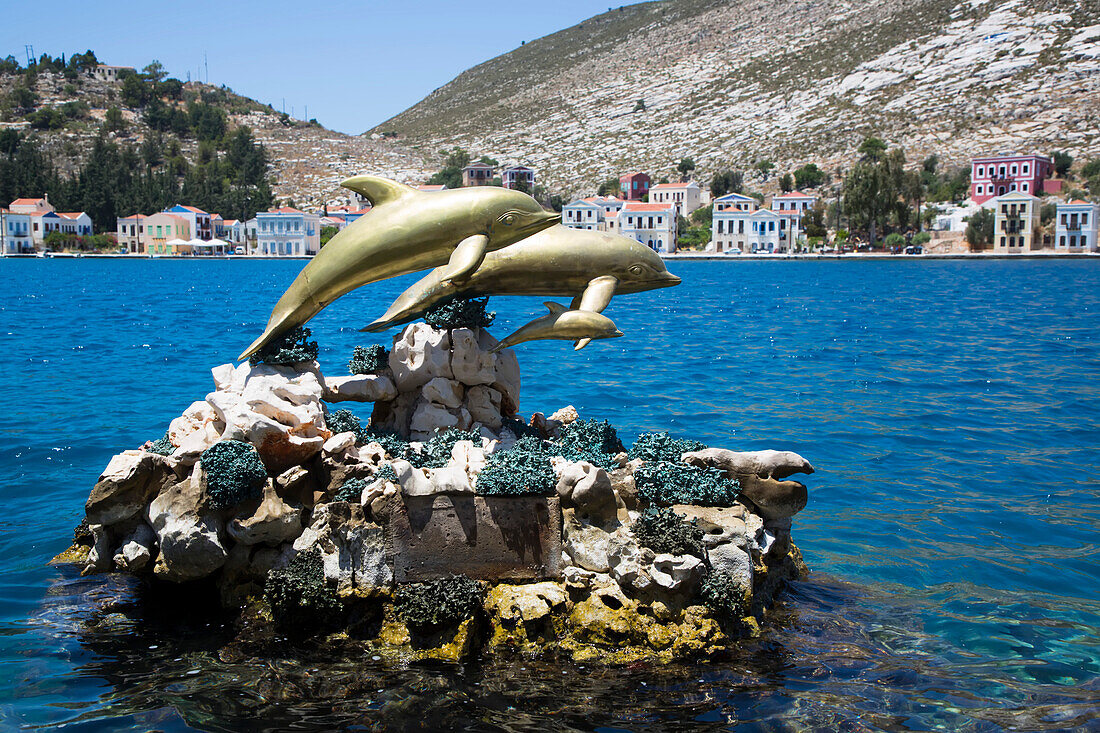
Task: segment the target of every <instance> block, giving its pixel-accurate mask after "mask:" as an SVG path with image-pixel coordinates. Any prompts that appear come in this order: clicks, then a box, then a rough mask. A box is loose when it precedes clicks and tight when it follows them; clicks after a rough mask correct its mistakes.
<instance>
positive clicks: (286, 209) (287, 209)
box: [268, 206, 306, 214]
mask: <svg viewBox="0 0 1100 733" xmlns="http://www.w3.org/2000/svg"><path fill="white" fill-rule="evenodd" d="M268 213H269V214H304V213H306V212H304V211H299V210H298V209H295V208H294V207H293V206H280V207H279V208H277V209H268Z"/></svg>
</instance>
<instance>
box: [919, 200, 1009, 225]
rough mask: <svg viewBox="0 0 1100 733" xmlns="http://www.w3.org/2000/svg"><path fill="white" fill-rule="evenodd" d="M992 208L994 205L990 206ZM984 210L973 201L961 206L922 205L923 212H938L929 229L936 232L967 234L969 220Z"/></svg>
mask: <svg viewBox="0 0 1100 733" xmlns="http://www.w3.org/2000/svg"><path fill="white" fill-rule="evenodd" d="M990 206H992V204H990ZM981 208H982V206H981V205H980V204H976V203H974V202H973V201H971V200H969V199H968V200H966V201H964V202H963V203H961V204H949V203H944V202H942V201H941V202H938V203H928V204H923V205H921V212H922V213H923V212H924V211H927V210H928V209H935V210H936V218H935V219H933V220H932V225H931V226H930V227H929V228H930V229H931V230H932V231H934V232H965V231H966V227H967V226H968V222H967V219H968V218H970V217H971V216H973V215H974V214H976V213H978V211H979V210H980V209H981Z"/></svg>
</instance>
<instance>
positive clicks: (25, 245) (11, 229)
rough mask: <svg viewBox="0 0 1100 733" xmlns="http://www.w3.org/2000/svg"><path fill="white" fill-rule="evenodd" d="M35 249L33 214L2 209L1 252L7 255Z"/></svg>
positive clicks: (0, 228) (0, 210)
mask: <svg viewBox="0 0 1100 733" xmlns="http://www.w3.org/2000/svg"><path fill="white" fill-rule="evenodd" d="M33 251H34V238H33V237H31V215H30V214H17V213H14V212H11V211H8V210H7V209H0V252H2V253H3V254H6V255H13V254H25V253H27V252H33Z"/></svg>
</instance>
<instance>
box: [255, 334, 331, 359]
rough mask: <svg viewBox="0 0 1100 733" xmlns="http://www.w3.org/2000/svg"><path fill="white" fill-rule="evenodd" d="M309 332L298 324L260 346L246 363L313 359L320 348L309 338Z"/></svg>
mask: <svg viewBox="0 0 1100 733" xmlns="http://www.w3.org/2000/svg"><path fill="white" fill-rule="evenodd" d="M311 333H312V331H310V330H309V329H308V328H305V327H304V326H298V327H297V328H295V329H293V330H292V331H288V332H287V333H286V334H285V335H284V336H282V337H280V338H278V339H275V340H274V341H272V342H271V343H270V344H268V345H266V346H264V347H263V348H261V349H260V350H259V351H257V352H256V353H255V354H253V355H252V356H251V358H249V360H248V363H249V364H251V365H252V366H256V365H257V364H274V365H279V364H300V363H302V362H305V361H314V360H315V359H316V358H317V354H318V353H319V351H320V349H319V348H318V347H317V342H316V341H310V340H309V337H310V335H311Z"/></svg>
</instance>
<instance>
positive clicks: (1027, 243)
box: [993, 191, 1042, 254]
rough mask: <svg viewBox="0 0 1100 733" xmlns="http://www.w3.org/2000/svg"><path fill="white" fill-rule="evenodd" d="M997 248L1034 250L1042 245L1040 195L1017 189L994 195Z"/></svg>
mask: <svg viewBox="0 0 1100 733" xmlns="http://www.w3.org/2000/svg"><path fill="white" fill-rule="evenodd" d="M994 202H995V208H994V210H993V211H994V219H993V251H994V252H996V253H998V254H1001V253H1009V254H1011V253H1018V252H1031V251H1033V250H1037V249H1039V248H1040V245H1041V244H1042V239H1041V238H1040V236H1041V235H1040V234H1038V233H1037V232H1038V229H1039V199H1038V197H1036V196H1032V195H1031V194H1029V193H1023V192H1022V191H1013V192H1012V193H1006V194H1005V195H1004V196H998V197H997V198H996V199H994Z"/></svg>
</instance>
